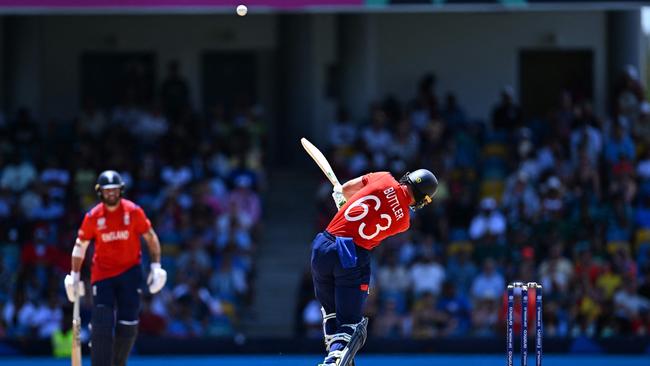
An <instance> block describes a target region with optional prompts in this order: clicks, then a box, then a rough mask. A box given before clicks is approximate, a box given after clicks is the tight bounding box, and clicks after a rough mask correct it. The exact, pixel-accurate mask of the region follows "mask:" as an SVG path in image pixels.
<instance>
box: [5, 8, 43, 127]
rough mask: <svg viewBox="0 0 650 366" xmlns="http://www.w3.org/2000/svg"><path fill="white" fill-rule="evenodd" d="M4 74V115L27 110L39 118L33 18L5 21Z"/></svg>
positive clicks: (37, 55) (37, 34)
mask: <svg viewBox="0 0 650 366" xmlns="http://www.w3.org/2000/svg"><path fill="white" fill-rule="evenodd" d="M5 22H6V27H5V31H6V38H5V39H6V43H5V45H4V50H5V51H6V52H5V54H6V58H5V64H4V67H5V68H6V70H7V72H5V75H6V76H7V80H6V84H5V85H7V89H6V90H7V91H10V92H9V93H7V96H6V100H7V104H8V105H7V106H6V109H7V113H9V114H10V115H13V114H15V112H16V110H17V109H18V108H21V107H26V108H28V109H29V110H30V111H31V112H32V115H33V116H34V117H35V118H36V119H39V118H40V117H42V116H41V114H42V110H41V109H42V106H43V104H42V102H43V100H42V86H43V85H42V78H41V57H40V53H41V34H40V20H39V18H37V17H14V18H9V19H6V20H5Z"/></svg>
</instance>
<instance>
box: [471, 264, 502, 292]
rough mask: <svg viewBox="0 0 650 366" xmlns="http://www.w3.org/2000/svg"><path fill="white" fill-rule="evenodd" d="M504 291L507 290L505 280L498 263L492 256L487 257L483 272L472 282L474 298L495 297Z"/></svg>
mask: <svg viewBox="0 0 650 366" xmlns="http://www.w3.org/2000/svg"><path fill="white" fill-rule="evenodd" d="M503 291H505V280H504V279H503V276H502V275H501V274H500V273H499V272H497V270H496V263H495V262H494V260H493V259H492V258H487V259H485V261H483V269H482V271H481V273H479V274H478V276H476V278H475V279H474V282H472V288H471V291H470V293H471V295H472V298H475V299H476V298H478V299H481V298H485V297H494V296H498V295H499V294H501V293H503Z"/></svg>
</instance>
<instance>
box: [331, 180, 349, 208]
mask: <svg viewBox="0 0 650 366" xmlns="http://www.w3.org/2000/svg"><path fill="white" fill-rule="evenodd" d="M332 198H333V199H334V203H336V207H337V208H338V209H341V207H343V205H345V203H346V202H347V201H346V200H345V196H343V187H342V186H341V185H340V184H337V185H335V186H334V189H333V192H332Z"/></svg>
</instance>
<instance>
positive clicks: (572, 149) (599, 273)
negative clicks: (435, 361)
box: [297, 67, 650, 339]
mask: <svg viewBox="0 0 650 366" xmlns="http://www.w3.org/2000/svg"><path fill="white" fill-rule="evenodd" d="M441 77H443V78H444V77H447V76H446V75H442V76H441ZM387 92H388V91H387ZM611 95H612V96H613V98H612V100H611V106H606V108H605V109H607V110H611V111H612V113H611V115H602V116H599V115H595V114H594V112H593V111H594V106H593V105H592V104H591V101H590V100H589V99H588V98H587V97H586V96H585V95H584V93H583V91H582V90H558V93H557V103H556V107H555V108H553V109H552V110H549V111H548V113H547V114H546V115H544V116H541V117H539V116H531V115H530V114H529V113H527V111H525V110H522V108H521V107H520V106H519V105H518V103H517V96H516V95H515V94H514V91H513V88H512V87H510V86H505V87H504V88H503V89H502V90H501V91H500V93H499V91H495V95H494V96H486V98H494V100H495V104H494V108H493V110H492V114H491V115H490V116H483V118H480V119H475V118H471V117H470V116H468V115H467V114H466V113H465V111H464V110H463V107H462V105H463V103H462V96H457V95H455V94H454V93H453V92H446V93H443V91H440V90H437V89H436V77H435V76H434V75H425V76H424V77H423V78H422V79H421V80H420V81H419V83H417V88H416V92H415V94H414V95H413V97H412V100H411V101H409V102H407V103H403V102H399V101H398V100H397V99H396V98H394V97H392V96H390V95H389V96H387V97H386V98H385V100H383V101H380V102H377V103H376V104H373V105H371V106H370V108H369V111H368V119H367V121H351V120H350V119H349V118H348V116H347V113H346V110H345V108H341V109H340V110H339V113H338V116H337V117H336V120H335V121H334V123H333V128H332V130H331V134H330V136H329V141H330V144H329V158H330V159H331V162H332V163H333V166H334V169H335V171H336V172H337V174H339V175H340V176H341V179H342V180H345V179H347V178H351V177H355V176H359V175H361V174H364V173H366V172H368V171H378V170H385V171H390V172H392V173H393V175H394V176H395V177H396V178H399V177H401V175H402V174H404V173H405V172H406V171H408V170H409V169H417V168H419V167H425V168H430V169H432V170H433V171H434V172H435V174H437V176H438V179H439V180H440V182H441V185H440V188H439V190H438V193H437V195H436V197H435V200H434V203H433V204H431V205H429V207H427V208H425V209H423V210H421V211H417V212H416V213H415V214H414V215H413V218H412V224H411V229H410V230H409V231H408V232H406V233H404V234H401V235H400V236H397V237H393V238H390V239H388V240H386V241H385V242H384V243H383V245H382V246H381V247H379V248H378V249H376V250H375V256H374V260H375V263H374V267H373V276H372V282H373V283H372V285H371V288H372V290H371V292H370V297H369V300H368V303H367V307H366V310H365V311H366V314H367V315H368V316H370V317H371V319H372V321H371V322H370V327H371V328H372V329H371V330H370V332H371V333H372V334H374V335H375V336H379V337H389V338H415V339H428V338H437V337H446V336H459V335H471V336H488V337H491V336H495V335H501V334H504V333H505V325H504V324H505V321H504V317H505V311H506V303H505V301H506V299H505V288H506V285H507V283H509V282H513V281H524V282H528V281H535V282H538V283H540V284H542V285H543V296H544V317H543V319H544V328H545V335H546V336H550V337H554V336H558V337H581V336H586V337H610V336H630V335H638V336H642V335H648V334H650V104H649V103H648V101H647V99H646V96H645V91H644V89H643V86H642V85H641V83H640V82H639V79H638V75H637V70H636V69H634V68H633V67H628V68H626V69H625V70H623V71H622V72H621V75H620V78H619V79H618V80H617V82H616V84H615V87H614V90H612V93H611ZM359 122H361V123H359ZM330 189H331V188H330V187H329V186H328V183H327V182H324V183H323V185H322V188H321V190H320V192H319V196H318V200H319V201H318V212H319V213H320V215H319V217H318V221H317V223H316V228H317V230H322V228H324V227H325V226H326V225H327V223H328V221H329V219H330V218H331V216H332V215H333V213H334V205H333V204H332V202H331V197H330V195H329V193H330ZM310 286H311V283H310V279H309V276H308V272H306V273H305V276H304V278H303V281H302V285H301V287H300V294H301V295H300V298H299V300H298V311H299V314H297V318H300V319H302V322H301V324H300V325H299V326H298V327H297V331H298V332H300V333H302V334H307V335H309V336H311V337H315V338H317V337H320V336H321V332H322V329H321V320H320V319H321V316H320V306H319V304H318V303H317V302H316V301H315V300H313V295H312V294H311V292H310V291H311V289H310ZM532 298H533V297H532V295H531V299H532ZM517 303H518V301H517ZM533 305H534V304H533V303H532V301H531V303H530V306H531V309H530V311H529V314H530V317H531V323H530V324H533V323H532V320H533V319H534V313H535V312H534V307H533ZM519 311H520V306H517V307H516V309H515V312H516V315H515V319H516V324H515V328H516V329H518V327H519V324H518V323H519V322H520V318H521V317H520V315H518V314H519Z"/></svg>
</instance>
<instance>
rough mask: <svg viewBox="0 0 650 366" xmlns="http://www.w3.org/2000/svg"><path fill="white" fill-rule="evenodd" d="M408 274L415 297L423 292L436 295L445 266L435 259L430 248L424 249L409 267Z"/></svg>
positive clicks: (440, 287)
mask: <svg viewBox="0 0 650 366" xmlns="http://www.w3.org/2000/svg"><path fill="white" fill-rule="evenodd" d="M410 275H411V281H410V282H411V283H412V284H413V294H414V295H415V297H416V298H418V297H420V296H422V295H423V294H425V293H430V294H432V295H433V296H437V295H438V294H440V291H441V290H442V282H443V281H444V280H445V268H444V267H443V266H442V265H441V264H440V262H439V261H437V260H436V257H435V255H434V254H433V253H432V252H431V250H425V251H424V253H423V254H422V255H421V256H420V257H419V258H418V259H417V260H416V261H415V263H414V264H413V266H412V267H411V272H410Z"/></svg>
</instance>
